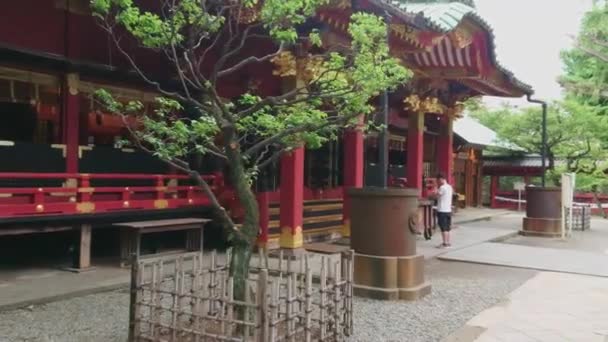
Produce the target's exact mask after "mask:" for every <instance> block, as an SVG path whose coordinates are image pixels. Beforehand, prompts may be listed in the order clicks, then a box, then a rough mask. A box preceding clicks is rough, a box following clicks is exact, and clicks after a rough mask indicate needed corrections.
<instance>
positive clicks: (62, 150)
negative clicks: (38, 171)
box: [51, 144, 67, 158]
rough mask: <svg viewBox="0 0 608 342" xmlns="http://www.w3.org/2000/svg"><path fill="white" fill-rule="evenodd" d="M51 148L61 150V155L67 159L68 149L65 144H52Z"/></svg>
mask: <svg viewBox="0 0 608 342" xmlns="http://www.w3.org/2000/svg"><path fill="white" fill-rule="evenodd" d="M51 148H57V149H61V155H62V156H63V158H65V156H66V150H67V147H66V146H65V145H64V144H51Z"/></svg>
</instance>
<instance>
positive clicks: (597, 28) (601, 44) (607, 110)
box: [560, 1, 608, 115]
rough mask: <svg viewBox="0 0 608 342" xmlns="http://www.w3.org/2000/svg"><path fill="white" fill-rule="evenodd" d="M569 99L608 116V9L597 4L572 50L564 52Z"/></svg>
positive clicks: (588, 14) (561, 80)
mask: <svg viewBox="0 0 608 342" xmlns="http://www.w3.org/2000/svg"><path fill="white" fill-rule="evenodd" d="M561 57H562V61H563V63H564V74H563V75H562V76H561V77H560V83H561V84H562V86H563V87H564V89H565V95H566V97H567V98H569V99H574V100H576V101H578V102H581V103H582V104H586V105H590V106H593V107H596V109H595V110H596V111H597V112H598V114H602V115H605V114H608V5H607V3H606V2H605V1H596V2H595V4H594V6H593V8H592V9H591V10H590V11H589V12H587V13H586V14H585V16H584V18H583V21H582V23H581V28H580V32H579V34H578V37H576V39H575V46H574V47H573V48H572V49H569V50H565V51H563V52H562V56H561Z"/></svg>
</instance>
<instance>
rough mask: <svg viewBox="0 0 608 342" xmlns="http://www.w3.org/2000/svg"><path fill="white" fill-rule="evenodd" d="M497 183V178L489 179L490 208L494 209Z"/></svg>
mask: <svg viewBox="0 0 608 342" xmlns="http://www.w3.org/2000/svg"><path fill="white" fill-rule="evenodd" d="M499 182H500V180H499V177H498V176H492V177H491V178H490V208H496V195H497V194H498V184H499Z"/></svg>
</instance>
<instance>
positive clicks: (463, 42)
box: [449, 27, 473, 49]
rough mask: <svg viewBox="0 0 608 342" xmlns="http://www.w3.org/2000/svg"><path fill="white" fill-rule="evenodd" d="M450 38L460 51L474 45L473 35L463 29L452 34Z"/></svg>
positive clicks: (458, 29)
mask: <svg viewBox="0 0 608 342" xmlns="http://www.w3.org/2000/svg"><path fill="white" fill-rule="evenodd" d="M449 37H450V39H451V40H452V44H454V46H456V47H458V48H459V49H464V48H465V47H467V46H469V45H471V43H473V34H472V33H471V32H470V31H469V30H467V29H465V28H462V27H459V28H457V29H455V30H454V31H452V32H450V33H449Z"/></svg>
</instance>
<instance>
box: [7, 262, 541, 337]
mask: <svg viewBox="0 0 608 342" xmlns="http://www.w3.org/2000/svg"><path fill="white" fill-rule="evenodd" d="M534 274H535V272H534V271H530V270H523V269H511V268H503V267H496V266H484V265H476V264H464V263H451V262H442V261H439V260H431V261H428V262H427V265H426V275H427V277H428V278H429V279H430V281H431V284H432V286H433V290H432V294H431V295H429V296H427V297H425V298H424V299H422V300H419V301H416V302H385V301H374V300H367V299H360V298H356V299H355V303H354V304H355V336H353V338H351V341H353V342H368V341H369V342H371V341H373V342H389V341H391V342H392V341H407V342H418V341H420V342H434V341H440V340H441V339H442V338H444V337H446V336H448V335H449V334H450V333H452V332H454V331H455V330H457V329H458V328H459V327H461V326H462V325H464V324H465V323H466V322H467V321H468V320H469V319H471V318H472V317H473V316H475V315H476V314H478V313H479V312H481V311H483V310H484V309H486V308H488V307H490V306H492V305H494V304H496V303H498V302H499V301H501V300H502V299H503V298H505V296H506V295H507V294H508V293H510V292H511V291H513V290H514V289H516V288H517V287H519V286H520V285H521V284H522V283H523V282H524V281H526V280H527V279H529V278H530V277H532V275H534ZM128 301H129V295H128V293H127V292H126V291H114V292H107V293H100V294H95V295H89V296H86V297H80V298H73V299H69V300H64V301H60V302H54V303H50V304H46V305H42V306H36V307H31V308H28V309H23V310H14V311H8V312H4V313H0V342H17V341H36V342H38V341H41V342H64V341H65V342H80V341H83V342H84V341H87V342H98V341H99V342H115V341H116V342H118V341H120V342H123V341H125V340H126V335H127V324H128Z"/></svg>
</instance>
